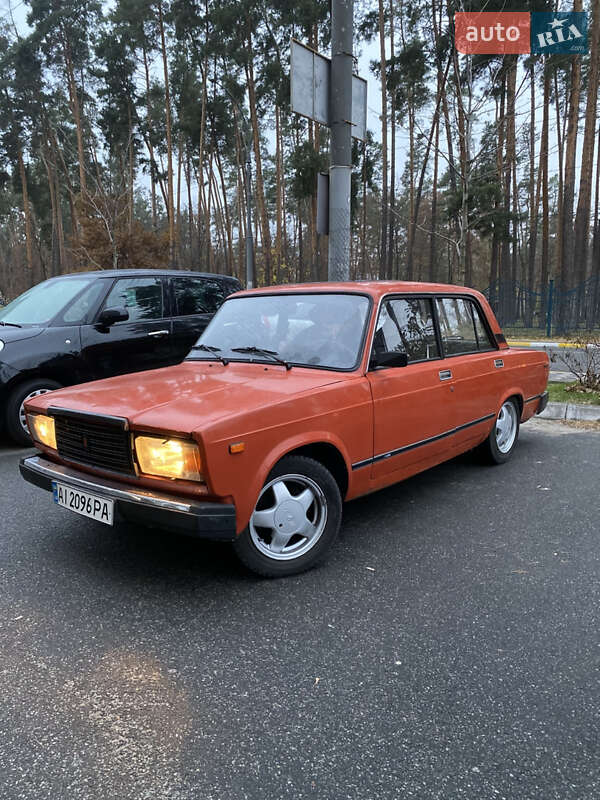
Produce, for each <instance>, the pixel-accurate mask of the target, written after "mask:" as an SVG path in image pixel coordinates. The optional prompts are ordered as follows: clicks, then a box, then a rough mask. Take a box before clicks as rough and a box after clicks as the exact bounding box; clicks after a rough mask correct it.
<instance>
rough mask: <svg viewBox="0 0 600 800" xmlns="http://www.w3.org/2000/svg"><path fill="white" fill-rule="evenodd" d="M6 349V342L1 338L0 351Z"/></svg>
mask: <svg viewBox="0 0 600 800" xmlns="http://www.w3.org/2000/svg"><path fill="white" fill-rule="evenodd" d="M3 350H4V342H3V341H2V339H0V353H1V352H2V351H3Z"/></svg>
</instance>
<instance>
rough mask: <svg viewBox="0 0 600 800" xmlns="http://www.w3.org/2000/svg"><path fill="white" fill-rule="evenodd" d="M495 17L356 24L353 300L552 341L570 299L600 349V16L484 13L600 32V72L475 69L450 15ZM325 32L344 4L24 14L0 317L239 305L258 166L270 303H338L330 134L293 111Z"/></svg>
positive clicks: (364, 11)
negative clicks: (170, 279) (119, 280)
mask: <svg viewBox="0 0 600 800" xmlns="http://www.w3.org/2000/svg"><path fill="white" fill-rule="evenodd" d="M480 9H481V4H480V3H479V4H476V3H471V2H462V3H460V4H456V3H454V2H452V0H449V1H448V2H445V3H444V2H441V0H426V1H425V0H369V2H361V1H360V0H357V1H356V2H355V12H354V13H355V29H354V34H355V36H354V39H355V53H360V52H361V51H365V50H366V51H367V52H368V53H369V54H374V57H373V58H372V59H371V60H370V64H369V68H370V70H371V74H372V76H373V78H375V79H376V81H377V83H376V84H375V85H376V86H377V87H378V89H379V96H378V97H377V96H374V95H373V92H371V95H370V97H369V100H368V104H369V106H370V107H371V108H373V107H375V108H376V109H377V111H378V117H379V118H378V119H377V120H376V122H377V125H376V126H373V128H374V129H373V130H372V131H370V132H369V134H368V137H367V139H366V141H364V142H358V141H355V142H354V152H353V159H354V168H353V180H352V241H351V265H350V274H351V278H352V279H363V278H366V279H369V278H394V279H407V280H432V281H444V282H450V283H459V284H463V283H464V284H466V285H469V286H475V287H477V288H479V289H482V290H487V292H488V295H489V296H490V298H491V300H492V303H493V305H494V307H495V308H496V309H497V310H498V312H499V314H500V316H501V318H502V319H503V321H505V322H509V323H514V322H515V321H518V322H519V324H522V325H524V326H526V327H533V326H540V327H541V326H543V325H544V324H545V316H544V315H545V309H546V307H547V303H548V287H549V286H550V282H551V281H553V282H554V284H555V289H556V297H557V298H558V297H561V296H562V297H567V295H569V293H573V292H575V295H574V296H575V297H576V307H575V312H574V317H573V319H574V322H573V324H574V325H579V326H582V325H586V326H588V327H592V326H593V325H597V324H598V323H599V321H600V220H599V202H600V197H599V194H600V193H599V189H600V159H598V156H597V152H598V147H599V145H597V142H598V141H599V131H598V113H597V96H598V78H599V75H598V67H599V63H598V58H599V53H598V44H599V36H600V0H592V4H591V7H589V8H584V7H583V5H582V2H581V0H575V2H574V4H573V5H572V6H571V5H570V4H569V5H566V4H560V3H559V4H558V5H557V4H556V3H552V2H546V0H535V1H534V2H512V0H506V2H498V1H497V0H490V2H488V3H486V7H485V10H486V11H494V10H496V11H500V10H502V11H510V10H519V11H556V10H562V11H565V10H575V11H582V10H586V11H590V12H591V18H590V21H589V23H590V24H589V37H588V38H589V53H588V54H587V55H585V56H571V55H562V56H561V55H553V56H533V57H530V56H517V55H497V56H482V55H473V56H464V55H461V54H459V53H458V52H457V51H456V50H455V48H454V45H453V17H454V13H455V12H456V11H469V10H480ZM19 15H21V17H22V18H23V16H24V18H26V20H27V25H25V26H23V25H19V24H18V18H19ZM329 19H330V17H329V3H328V2H327V0H298V1H296V2H294V3H290V2H289V0H217V1H216V2H215V0H171V2H168V0H154V2H148V0H114V2H111V3H101V2H98V1H97V0H12V5H8V6H6V7H5V10H3V11H2V12H0V293H2V294H4V296H5V297H6V298H11V297H14V296H16V295H17V294H19V293H20V292H22V291H23V290H25V289H26V288H28V287H29V286H31V285H33V284H35V283H37V282H39V281H40V280H43V279H45V278H48V277H51V276H54V275H59V274H62V273H66V272H73V271H78V270H88V269H111V268H117V267H119V268H122V267H148V266H155V267H158V266H167V265H170V266H172V267H174V268H178V267H181V268H192V269H197V270H203V271H208V272H219V273H226V274H233V275H237V276H238V277H240V278H241V280H242V281H243V282H244V280H245V251H244V247H245V236H246V228H245V225H246V207H245V203H246V196H245V185H244V181H245V172H244V165H245V161H246V148H250V149H251V153H252V167H253V175H252V178H253V180H252V187H251V203H252V208H253V219H254V223H253V224H254V231H253V233H254V241H255V243H256V270H257V275H256V280H257V284H258V285H267V284H273V283H287V282H296V281H300V282H302V281H307V280H324V279H326V277H327V241H326V237H324V236H321V235H319V234H317V229H316V206H317V202H316V185H317V174H318V172H319V171H326V169H327V165H328V131H327V129H326V128H323V127H320V126H318V125H317V124H314V123H312V122H310V121H308V120H305V119H303V118H300V117H298V116H297V115H295V114H292V113H291V111H290V107H289V97H290V91H289V44H290V39H291V37H295V38H297V39H299V40H300V41H302V42H303V43H305V44H308V45H309V46H311V47H313V48H314V49H315V50H318V51H320V52H322V53H324V54H328V53H329V47H330V40H329V37H330V25H329ZM373 83H374V82H373V80H372V81H371V86H372V85H373ZM576 287H582V289H579V288H576ZM571 305H572V304H571Z"/></svg>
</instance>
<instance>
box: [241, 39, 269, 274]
mask: <svg viewBox="0 0 600 800" xmlns="http://www.w3.org/2000/svg"><path fill="white" fill-rule="evenodd" d="M253 59H254V54H253V50H252V34H251V32H250V30H248V58H247V60H246V63H245V69H246V78H247V81H248V105H249V106H250V120H251V123H252V134H253V139H254V161H255V173H256V200H257V205H258V214H259V217H260V229H261V239H262V250H263V264H264V280H265V283H266V284H267V285H270V284H271V282H272V271H271V230H270V228H269V219H268V216H267V207H266V203H265V190H264V181H263V173H262V157H261V154H260V131H259V127H258V114H257V110H256V88H255V83H254V64H253Z"/></svg>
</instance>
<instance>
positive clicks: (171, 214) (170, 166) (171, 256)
mask: <svg viewBox="0 0 600 800" xmlns="http://www.w3.org/2000/svg"><path fill="white" fill-rule="evenodd" d="M157 8H158V27H159V33H160V48H161V54H162V62H163V77H164V81H165V126H166V134H167V215H168V218H169V266H173V265H174V263H175V208H174V202H173V138H172V130H171V92H170V89H169V65H168V62H167V45H166V42H165V26H164V21H163V11H162V0H158V3H157Z"/></svg>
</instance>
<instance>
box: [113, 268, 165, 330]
mask: <svg viewBox="0 0 600 800" xmlns="http://www.w3.org/2000/svg"><path fill="white" fill-rule="evenodd" d="M122 306H125V308H126V309H127V311H128V312H129V322H136V321H137V320H142V319H160V318H161V317H163V316H164V311H163V282H162V280H161V279H160V278H119V280H118V281H117V282H116V283H115V285H114V286H113V288H112V289H111V290H110V292H109V293H108V297H107V298H106V300H105V301H104V306H103V308H118V307H122Z"/></svg>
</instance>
